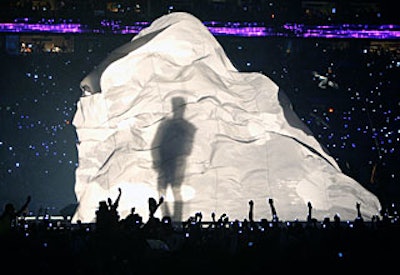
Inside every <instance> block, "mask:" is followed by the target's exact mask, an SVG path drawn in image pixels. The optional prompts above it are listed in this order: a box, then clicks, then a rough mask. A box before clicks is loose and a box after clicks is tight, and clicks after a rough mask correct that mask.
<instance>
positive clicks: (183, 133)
mask: <svg viewBox="0 0 400 275" xmlns="http://www.w3.org/2000/svg"><path fill="white" fill-rule="evenodd" d="M171 101H172V102H171V104H172V111H173V115H172V117H171V118H166V119H165V120H164V121H162V122H161V124H160V126H159V128H158V129H157V133H156V135H155V138H154V141H153V144H152V157H153V165H154V166H153V167H154V169H155V170H156V171H157V173H158V192H159V194H160V196H164V197H165V196H166V191H167V188H168V186H170V187H171V189H172V192H173V196H174V201H173V211H172V212H171V210H170V209H169V207H168V204H167V203H164V204H163V208H162V210H163V214H164V215H165V216H171V217H172V219H173V220H176V221H182V209H183V203H182V195H181V185H182V182H183V180H184V177H185V169H186V158H187V157H188V156H189V155H190V153H191V151H192V145H193V138H194V134H195V132H196V128H195V127H194V126H193V125H192V124H191V123H190V122H188V121H187V120H185V118H184V113H185V109H186V102H185V100H184V99H183V98H182V97H174V98H172V100H171Z"/></svg>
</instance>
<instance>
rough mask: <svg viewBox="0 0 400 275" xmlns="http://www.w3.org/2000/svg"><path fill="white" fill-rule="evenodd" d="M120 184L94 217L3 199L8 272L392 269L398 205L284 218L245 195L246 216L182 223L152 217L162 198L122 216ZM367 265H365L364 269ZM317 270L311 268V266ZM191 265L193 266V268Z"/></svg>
mask: <svg viewBox="0 0 400 275" xmlns="http://www.w3.org/2000/svg"><path fill="white" fill-rule="evenodd" d="M121 194H122V190H121V189H119V194H118V197H117V198H116V199H115V201H114V202H113V201H112V199H111V198H108V199H107V200H101V201H99V206H98V209H97V210H96V220H95V222H93V223H88V224H84V223H81V222H79V221H78V223H76V224H71V223H69V222H68V221H66V220H64V221H62V222H60V221H59V222H58V223H56V222H55V221H53V220H52V219H51V217H48V219H39V218H37V219H34V220H28V219H27V217H26V214H23V213H26V212H24V211H25V210H26V209H27V208H28V205H29V202H30V200H31V197H30V196H28V198H27V201H26V202H25V203H24V205H23V206H22V207H21V208H20V210H18V211H16V210H15V207H14V205H13V204H11V203H8V204H7V205H6V206H5V208H4V211H3V214H2V216H1V220H0V222H1V223H0V225H1V228H0V229H1V231H0V232H1V235H0V238H1V239H0V240H1V243H2V248H3V252H6V254H5V256H3V260H4V263H7V264H18V263H19V262H21V261H22V262H24V263H25V264H24V265H22V266H18V268H17V269H16V270H15V271H11V273H9V274H14V273H15V274H22V271H24V270H26V271H28V270H29V271H32V270H34V271H35V272H41V274H47V273H51V272H54V269H60V267H61V269H60V270H59V271H58V273H68V274H142V273H143V274H153V273H154V274H159V273H180V272H181V271H182V270H185V272H191V273H195V274H197V273H202V272H211V271H212V273H217V272H230V273H233V274H236V273H244V274H259V273H264V272H267V270H268V271H274V272H275V273H279V274H288V273H290V272H294V271H301V270H308V272H311V273H312V272H313V271H316V272H317V270H319V267H325V268H328V267H329V269H330V270H331V271H340V270H342V269H343V271H345V270H347V271H352V270H354V271H364V270H365V271H366V270H368V269H369V268H370V266H369V264H370V263H376V264H379V265H381V268H384V266H385V268H388V269H390V268H392V265H391V263H394V262H395V261H396V257H397V256H396V253H394V252H392V251H396V249H397V248H398V245H399V240H400V235H399V234H398V233H399V230H398V229H399V222H398V218H399V217H398V215H397V211H396V210H394V209H390V210H389V209H386V210H385V211H382V212H381V215H379V216H375V217H373V218H372V219H371V221H368V222H366V221H364V220H363V218H362V215H361V212H362V208H361V207H362V205H361V204H360V203H358V202H357V203H356V204H355V208H356V209H357V216H356V217H355V218H354V220H350V221H341V219H340V216H339V215H335V217H334V218H333V221H331V220H330V217H326V218H325V219H324V220H322V221H319V220H317V219H315V218H314V217H313V216H312V203H311V202H308V204H307V207H308V215H307V217H306V218H305V219H304V221H301V220H294V221H281V220H280V219H279V217H278V211H277V209H275V206H274V201H273V199H272V198H267V199H266V203H269V205H270V210H271V215H272V219H271V220H268V219H267V218H263V219H261V220H260V221H255V220H254V218H253V214H254V207H255V205H254V202H253V201H252V200H250V201H249V204H248V207H249V211H248V218H247V219H244V220H230V219H229V216H228V215H227V213H222V214H221V215H220V216H219V217H217V214H216V213H214V212H213V213H210V220H209V221H204V220H203V213H201V212H197V213H195V214H194V215H193V216H190V217H188V218H187V219H185V220H183V221H182V222H180V223H177V222H172V219H171V217H170V216H163V217H162V218H161V219H160V218H157V215H156V212H157V210H158V209H159V208H160V206H161V205H162V204H163V203H164V198H163V197H160V198H159V200H158V201H157V200H156V199H155V198H153V197H150V198H149V199H148V207H149V208H148V209H149V216H148V218H147V219H146V220H144V219H143V217H142V216H141V215H140V214H138V213H136V212H135V207H132V210H131V213H130V214H129V215H128V216H126V217H125V218H120V216H119V214H118V203H119V199H120V197H121ZM367 267H368V268H367ZM314 268H315V270H314ZM190 270H191V271H190Z"/></svg>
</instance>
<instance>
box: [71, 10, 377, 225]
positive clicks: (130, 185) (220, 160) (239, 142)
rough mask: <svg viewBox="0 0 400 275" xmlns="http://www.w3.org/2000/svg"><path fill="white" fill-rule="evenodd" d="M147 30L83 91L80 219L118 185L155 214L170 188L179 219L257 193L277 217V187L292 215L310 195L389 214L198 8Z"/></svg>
mask: <svg viewBox="0 0 400 275" xmlns="http://www.w3.org/2000/svg"><path fill="white" fill-rule="evenodd" d="M154 33H157V35H154ZM147 35H149V37H151V39H147V40H146V39H145V38H146V36H147ZM143 38H144V39H143ZM138 39H141V40H140V41H141V42H140V43H141V44H140V46H138V47H133V50H132V51H130V52H128V53H127V54H126V55H124V56H121V57H120V58H118V59H116V60H115V61H113V62H111V63H110V64H109V65H108V66H106V68H105V70H104V71H103V72H102V73H101V77H100V87H101V92H100V93H94V94H92V95H90V96H85V97H82V98H80V100H79V102H78V108H77V112H76V114H75V117H74V120H73V124H74V126H75V127H76V131H77V135H78V138H79V141H80V142H79V144H78V154H79V167H78V168H77V170H76V187H75V191H76V195H77V199H78V202H79V206H78V208H77V210H76V213H75V215H74V217H73V220H72V221H73V222H76V221H78V220H80V221H82V222H93V221H95V211H96V210H97V208H98V204H99V201H101V200H107V198H111V199H112V200H114V199H115V198H116V197H117V195H118V188H121V189H122V195H121V199H120V202H119V208H118V211H119V214H120V217H121V218H124V217H126V216H127V215H128V214H129V212H130V211H131V208H133V207H135V210H136V212H138V213H139V214H140V215H142V216H143V217H144V219H145V220H146V219H147V217H148V215H149V211H148V198H149V197H153V198H155V199H156V200H158V199H159V198H160V196H164V197H165V202H164V203H163V204H162V206H161V207H160V209H159V210H157V212H156V215H157V216H159V217H162V216H164V215H171V216H172V217H173V219H174V220H177V221H180V220H187V219H188V218H189V217H190V216H193V215H194V214H195V213H196V212H201V213H202V214H203V220H211V218H210V215H211V213H212V212H214V213H215V214H216V216H217V217H219V216H220V215H221V214H223V213H226V215H227V216H228V217H229V219H231V220H233V219H239V220H243V219H246V218H248V210H249V201H250V200H253V201H254V218H255V220H260V219H261V218H266V219H268V220H270V219H271V218H272V217H271V209H270V205H269V203H268V199H269V198H272V199H273V201H274V206H275V208H276V211H277V215H278V217H279V219H280V220H295V219H299V220H305V219H306V217H307V214H308V208H307V203H308V202H311V204H312V206H313V209H312V214H313V217H315V218H317V219H323V218H324V217H331V218H332V217H333V216H334V215H335V214H339V215H340V217H341V218H342V219H344V220H353V219H355V218H356V216H357V208H356V204H357V203H360V204H361V213H362V215H363V218H364V219H367V220H368V219H370V218H372V216H373V215H377V214H378V213H379V210H380V207H381V206H380V202H379V200H378V199H377V197H376V196H375V195H373V194H372V193H371V192H369V191H368V190H366V189H365V188H363V187H362V186H361V185H360V184H359V183H358V182H356V181H355V180H354V179H352V178H350V177H348V176H346V175H345V174H344V173H342V172H341V170H340V168H339V167H338V165H337V163H336V162H335V160H334V159H333V158H332V157H331V156H330V155H329V154H327V153H326V152H325V151H324V150H323V148H322V147H321V146H320V144H319V143H318V142H317V140H316V139H315V138H314V137H313V135H312V134H311V133H310V131H308V130H307V128H306V127H305V126H304V125H303V124H302V123H301V121H300V120H299V119H298V118H297V116H296V114H295V113H294V112H293V110H292V109H291V108H290V102H289V101H288V99H287V98H286V97H284V94H283V93H281V92H280V91H279V87H277V85H276V84H275V83H274V82H273V81H271V79H269V78H268V77H266V76H265V75H263V74H261V73H248V72H246V73H244V72H239V71H238V70H237V69H236V68H235V67H234V66H233V65H232V64H231V62H230V60H229V59H228V58H227V56H226V55H225V53H224V50H223V48H222V47H221V46H220V45H219V43H218V42H217V40H216V39H215V38H214V37H213V36H212V34H211V33H210V32H209V31H208V29H207V28H206V27H205V26H204V25H203V24H202V23H201V22H200V21H199V20H198V19H197V18H195V17H193V16H192V15H190V14H187V13H180V12H179V13H171V14H168V15H165V16H163V17H160V18H159V19H157V20H155V21H154V22H153V23H152V24H151V25H150V26H149V27H148V28H146V29H143V30H142V31H141V32H140V33H139V34H138V35H136V36H135V37H134V38H133V39H132V41H131V43H132V44H133V45H134V43H135V41H136V40H138ZM143 41H146V43H143ZM168 127H170V129H168ZM168 183H169V184H170V185H168ZM159 184H166V185H165V186H166V187H165V188H159ZM171 187H175V188H171ZM178 201H180V202H178Z"/></svg>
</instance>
